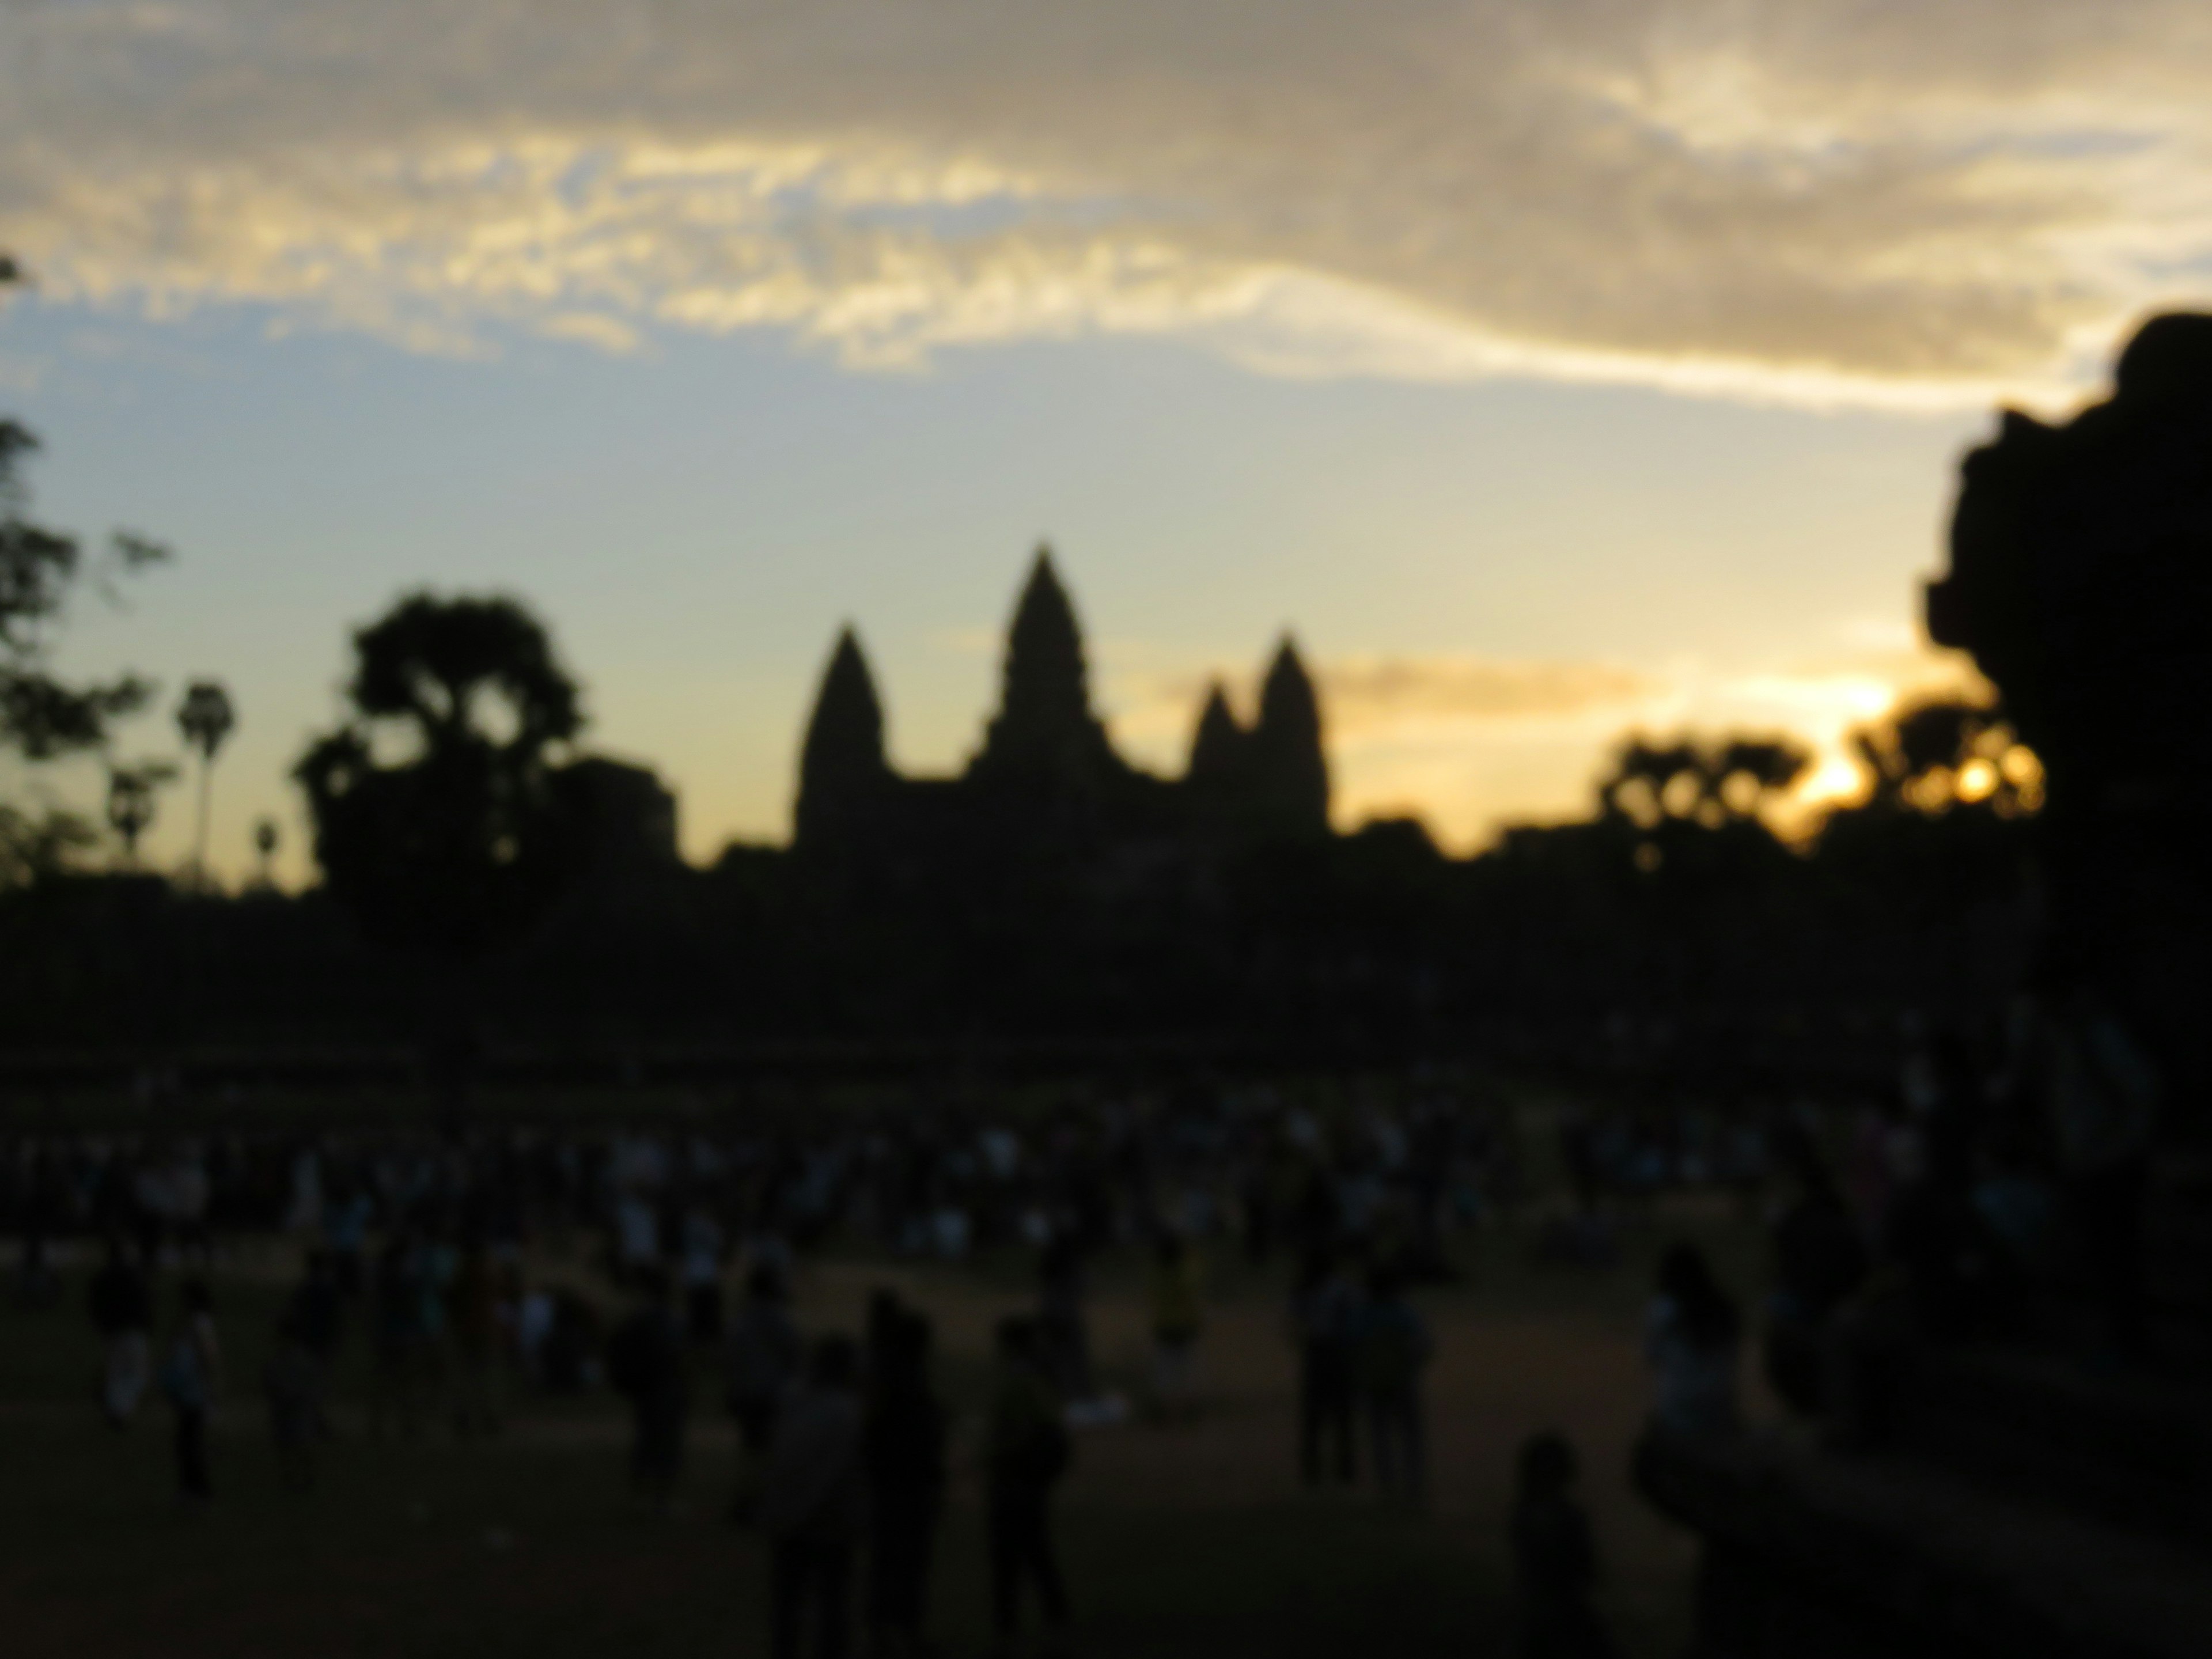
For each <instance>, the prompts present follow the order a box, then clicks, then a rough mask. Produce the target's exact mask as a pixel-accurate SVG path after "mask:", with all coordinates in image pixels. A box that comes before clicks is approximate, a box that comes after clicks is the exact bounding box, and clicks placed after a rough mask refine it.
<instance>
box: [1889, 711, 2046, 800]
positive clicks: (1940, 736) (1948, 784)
mask: <svg viewBox="0 0 2212 1659" xmlns="http://www.w3.org/2000/svg"><path fill="white" fill-rule="evenodd" d="M1851 747H1852V748H1853V749H1854V750H1857V754H1858V757H1859V760H1860V762H1861V763H1862V764H1863V765H1864V766H1865V768H1866V769H1867V774H1868V776H1869V780H1870V785H1871V787H1870V792H1869V802H1868V804H1869V805H1871V806H1874V807H1876V808H1878V809H1881V810H1884V811H1917V812H1929V813H1937V812H1944V811H1949V810H1950V809H1951V808H1952V807H1954V806H1957V805H1977V804H1980V803H1984V802H1986V803H1987V804H1988V805H1989V808H1990V811H1994V812H1996V814H1998V816H2000V817H2017V816H2020V815H2021V814H2024V813H2029V812H2033V811H2036V810H2037V809H2038V808H2039V807H2040V806H2041V805H2042V804H2043V763H2042V762H2041V761H2040V760H2039V759H2038V758H2037V757H2036V756H2035V755H2034V753H2033V751H2031V750H2029V749H2027V747H2026V746H2025V745H2024V744H2021V741H2020V738H2019V735H2018V734H2017V733H2016V732H2015V731H2014V730H2013V726H2012V722H2011V721H2010V720H2008V719H2007V718H2006V717H2005V714H2004V712H2003V711H2002V709H2000V708H1994V707H1990V706H1988V705H1985V704H1983V703H1978V702H1966V701H1965V700H1963V699H1960V698H1955V697H1936V698H1929V699H1927V700H1925V701H1923V702H1917V703H1914V704H1912V705H1911V706H1909V707H1907V708H1903V709H1901V710H1899V711H1898V712H1897V713H1895V714H1892V715H1891V716H1890V718H1889V719H1888V720H1885V721H1882V722H1881V723H1880V724H1878V725H1875V726H1865V727H1863V728H1861V729H1860V730H1858V731H1857V732H1853V733H1851Z"/></svg>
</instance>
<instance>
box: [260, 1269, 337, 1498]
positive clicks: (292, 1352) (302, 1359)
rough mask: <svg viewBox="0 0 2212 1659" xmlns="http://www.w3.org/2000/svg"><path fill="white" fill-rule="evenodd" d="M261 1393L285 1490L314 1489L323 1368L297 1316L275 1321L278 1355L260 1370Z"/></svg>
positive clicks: (271, 1358) (293, 1314)
mask: <svg viewBox="0 0 2212 1659" xmlns="http://www.w3.org/2000/svg"><path fill="white" fill-rule="evenodd" d="M261 1389H262V1393H263V1395H264V1397H265V1398H266V1399H267V1400H268V1402H269V1431H270V1437H271V1438H272V1439H273V1440H274V1441H275V1442H276V1468H277V1472H278V1474H280V1475H282V1477H283V1481H284V1484H285V1486H287V1487H289V1488H290V1489H291V1490H292V1491H294V1492H306V1491H307V1490H308V1489H309V1488H310V1487H312V1486H313V1485H314V1484H315V1442H316V1440H317V1439H318V1438H319V1437H320V1436H321V1434H322V1428H323V1409H322V1368H321V1366H320V1365H319V1364H317V1363H316V1360H315V1356H314V1354H313V1352H311V1351H310V1350H309V1348H308V1346H307V1340H306V1338H305V1335H304V1334H303V1332H302V1330H301V1322H300V1319H299V1316H298V1315H297V1313H296V1312H295V1311H291V1310H288V1311H287V1312H286V1313H285V1314H284V1316H283V1317H282V1318H280V1319H279V1320H278V1321H277V1322H276V1352H274V1353H273V1354H271V1355H270V1357H269V1363H268V1364H266V1365H264V1367H263V1368H262V1371H261Z"/></svg>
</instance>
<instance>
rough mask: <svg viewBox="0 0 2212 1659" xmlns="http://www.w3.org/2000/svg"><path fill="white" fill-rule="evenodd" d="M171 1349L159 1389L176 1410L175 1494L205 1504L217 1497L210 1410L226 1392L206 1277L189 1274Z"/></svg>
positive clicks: (195, 1504) (187, 1502)
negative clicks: (210, 1446) (210, 1456)
mask: <svg viewBox="0 0 2212 1659" xmlns="http://www.w3.org/2000/svg"><path fill="white" fill-rule="evenodd" d="M181 1294H182V1304H183V1305H182V1309H181V1310H180V1311H179V1315H178V1317H177V1326H176V1329H175V1331H174V1332H173V1334H172V1335H171V1336H170V1338H169V1346H168V1352H167V1355H166V1357H165V1358H163V1359H162V1361H161V1392H162V1393H163V1394H164V1395H167V1396H168V1401H169V1405H170V1407H171V1408H172V1409H173V1411H174V1412H175V1413H176V1414H177V1436H176V1449H177V1494H178V1496H179V1498H181V1499H182V1500H183V1502H184V1503H185V1505H186V1507H188V1508H192V1509H201V1508H204V1507H205V1506H206V1505H207V1504H208V1503H209V1502H210V1501H211V1500H212V1499H213V1498H214V1497H215V1483H214V1481H213V1480H212V1478H211V1477H210V1473H209V1469H208V1445H207V1431H208V1413H209V1412H210V1410H211V1409H212V1408H213V1407H214V1405H215V1402H216V1399H217V1397H218V1396H219V1395H221V1394H222V1344H221V1343H220V1342H218V1341H217V1340H216V1329H215V1298H214V1297H212V1296H210V1294H209V1293H208V1287H207V1281H206V1280H205V1279H197V1278H195V1279H186V1280H185V1283H184V1287H183V1291H182V1293H181Z"/></svg>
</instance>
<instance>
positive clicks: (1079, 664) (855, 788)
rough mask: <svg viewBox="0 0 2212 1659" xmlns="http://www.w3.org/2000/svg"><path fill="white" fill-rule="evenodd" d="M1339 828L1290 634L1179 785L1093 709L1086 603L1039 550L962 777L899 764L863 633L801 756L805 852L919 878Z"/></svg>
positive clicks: (1211, 697)
mask: <svg viewBox="0 0 2212 1659" xmlns="http://www.w3.org/2000/svg"><path fill="white" fill-rule="evenodd" d="M1329 834H1330V829H1329V779H1328V760H1327V758H1326V757H1325V756H1324V755H1323V753H1322V721H1321V708H1320V703H1319V701H1318V699H1317V698H1316V696H1315V693H1314V687H1313V681H1312V678H1311V677H1310V675H1308V673H1307V672H1306V669H1305V665H1304V663H1303V662H1302V661H1300V659H1299V657H1298V653H1297V646H1296V645H1295V644H1294V643H1293V642H1292V641H1291V638H1290V636H1289V635H1287V634H1286V635H1285V636H1284V638H1283V640H1282V641H1281V644H1280V645H1279V647H1278V648H1277V650H1276V653H1275V656H1274V659H1273V663H1272V664H1271V665H1270V666H1269V668H1268V670H1267V678H1266V680H1265V682H1264V684H1263V687H1262V689H1261V696H1260V702H1259V709H1258V713H1257V715H1256V718H1255V720H1253V722H1252V723H1251V724H1250V725H1249V726H1247V725H1245V724H1243V722H1242V721H1240V720H1238V719H1237V715H1236V713H1235V712H1234V711H1233V710H1232V709H1231V707H1230V704H1229V699H1228V696H1227V693H1226V692H1225V690H1224V689H1223V687H1222V686H1221V684H1219V683H1218V681H1217V682H1216V683H1215V684H1213V686H1212V689H1211V690H1210V691H1209V693H1208V695H1207V696H1206V702H1205V704H1204V707H1203V708H1202V709H1201V710H1200V714H1199V717H1198V721H1197V725H1196V727H1195V729H1194V732H1193V733H1192V737H1191V744H1190V759H1189V763H1188V767H1187V769H1186V770H1185V772H1184V775H1182V777H1181V778H1178V779H1170V778H1162V777H1159V776H1158V775H1154V774H1152V773H1150V772H1147V771H1145V770H1143V769H1140V768H1139V767H1136V766H1133V765H1132V764H1131V763H1129V762H1128V761H1127V760H1126V759H1124V758H1123V757H1121V754H1119V753H1118V752H1117V751H1116V750H1115V747H1114V744H1113V740H1112V738H1110V737H1109V735H1108V734H1107V731H1106V726H1105V724H1104V722H1103V720H1100V719H1099V717H1098V714H1097V711H1096V710H1095V709H1094V708H1092V706H1091V676H1090V667H1089V665H1088V663H1087V662H1086V660H1085V654H1084V647H1083V631H1082V627H1081V624H1080V623H1079V622H1078V621H1077V620H1076V615H1075V607H1074V605H1073V602H1072V601H1071V600H1070V599H1069V598H1068V594H1067V590H1066V586H1063V585H1062V583H1061V581H1060V574H1059V572H1058V571H1057V570H1056V569H1055V568H1054V565H1053V561H1052V553H1051V550H1050V549H1049V548H1045V547H1040V548H1039V549H1038V550H1037V553H1036V559H1035V562H1033V563H1032V564H1031V566H1030V573H1029V578H1028V580H1027V581H1026V582H1025V583H1024V586H1023V588H1022V592H1021V597H1020V599H1019V600H1018V602H1017V604H1016V605H1015V607H1014V615H1013V620H1012V623H1011V624H1010V626H1009V627H1008V629H1007V634H1006V655H1005V661H1004V667H1003V670H1002V675H1001V681H1000V696H999V706H998V708H997V710H996V712H995V713H994V714H993V715H992V716H991V719H990V721H989V724H988V726H987V727H986V728H985V731H984V734H983V740H982V744H981V746H980V747H979V748H978V749H977V750H976V751H975V755H974V757H972V758H971V759H970V760H969V763H968V765H967V767H966V769H964V770H963V771H962V772H961V773H960V774H959V775H957V776H955V777H949V778H923V777H908V776H904V775H901V774H900V773H899V772H897V771H896V769H894V768H893V767H892V765H891V763H890V759H889V757H888V756H887V755H886V754H885V752H884V708H883V702H882V698H881V696H879V694H878V691H877V689H876V681H875V675H874V673H873V672H872V670H871V669H870V668H869V666H868V661H867V658H866V653H864V652H863V650H862V648H861V646H860V637H859V635H857V634H856V633H855V632H854V629H852V628H851V627H850V626H848V627H847V628H846V629H844V631H843V632H842V634H840V635H839V636H838V639H837V642H836V647H835V648H834V649H833V650H832V651H831V653H830V656H829V666H828V668H827V669H826V670H825V671H823V677H822V689H821V691H820V693H819V695H818V696H817V698H816V700H815V705H814V712H813V714H812V716H811V719H810V720H808V722H807V727H806V738H805V744H804V745H803V746H802V748H801V750H800V754H799V795H798V803H797V807H796V811H794V814H793V851H794V852H795V853H796V854H797V855H798V856H799V859H800V860H803V861H805V863H807V864H809V865H811V866H815V867H817V868H843V869H848V870H856V871H857V870H867V869H871V868H872V869H876V870H879V871H880V870H890V869H899V868H903V869H905V870H908V871H909V872H913V873H915V874H921V873H924V872H927V871H928V870H930V869H934V868H938V867H941V866H945V864H947V863H955V864H960V865H969V864H972V863H974V862H975V860H976V857H977V855H978V854H981V855H982V856H983V858H984V860H986V861H987V862H989V863H992V864H995V865H998V866H1000V867H1002V868H1003V867H1007V866H1008V865H1009V863H1012V864H1016V865H1024V866H1027V865H1035V864H1036V863H1038V862H1041V861H1042V862H1045V863H1066V862H1070V861H1073V862H1079V863H1083V864H1086V865H1097V864H1099V863H1100V862H1101V861H1104V862H1106V863H1113V862H1116V861H1118V862H1121V863H1123V864H1125V865H1126V864H1128V863H1130V862H1131V861H1135V862H1138V863H1142V864H1146V865H1149V866H1152V867H1154V868H1156V869H1164V868H1166V867H1168V866H1180V865H1185V864H1188V862H1189V861H1190V860H1192V859H1193V858H1199V859H1202V858H1203V857H1204V856H1205V854H1206V853H1207V852H1209V851H1215V850H1223V849H1227V848H1234V847H1242V846H1250V845H1253V844H1255V843H1268V842H1309V843H1310V842H1319V841H1322V840H1323V839H1325V838H1327V837H1328V836H1329Z"/></svg>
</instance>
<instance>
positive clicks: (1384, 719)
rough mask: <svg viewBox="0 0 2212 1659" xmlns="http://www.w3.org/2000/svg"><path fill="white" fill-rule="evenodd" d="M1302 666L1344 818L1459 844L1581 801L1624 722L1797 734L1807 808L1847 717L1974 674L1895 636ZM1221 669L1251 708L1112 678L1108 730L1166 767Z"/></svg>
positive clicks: (1587, 798) (1141, 675) (1196, 692)
mask: <svg viewBox="0 0 2212 1659" xmlns="http://www.w3.org/2000/svg"><path fill="white" fill-rule="evenodd" d="M1856 631H1858V632H1868V633H1870V632H1872V631H1873V629H1872V628H1871V626H1870V625H1869V626H1867V627H1864V628H1862V629H1858V630H1856ZM1885 631H1887V630H1885ZM1312 673H1313V676H1314V679H1315V682H1316V689H1317V690H1319V692H1320V695H1321V701H1322V724H1323V732H1324V737H1325V739H1326V741H1327V744H1328V754H1329V763H1330V766H1331V769H1332V770H1333V771H1334V775H1335V781H1336V796H1337V816H1338V818H1339V821H1340V823H1344V824H1346V825H1347V826H1349V825H1352V824H1355V823H1360V822H1362V821H1364V820H1365V819H1367V818H1370V817H1395V816H1413V817H1422V818H1424V819H1425V820H1427V821H1428V822H1429V823H1430V825H1431V829H1432V830H1433V831H1434V832H1435V833H1436V834H1437V837H1438V839H1439V840H1440V841H1442V842H1444V843H1445V844H1446V845H1448V846H1450V847H1454V848H1460V849H1462V850H1464V849H1468V848H1475V847H1479V846H1480V845H1482V844H1484V843H1485V842H1487V841H1488V840H1489V839H1490V838H1491V837H1492V836H1494V835H1495V834H1496V832H1497V830H1498V829H1499V828H1500V827H1501V826H1502V825H1504V824H1505V823H1516V822H1527V821H1531V820H1543V819H1552V818H1560V817H1572V816H1578V815H1580V814H1582V813H1583V812H1585V811H1588V810H1589V805H1590V802H1591V800H1592V799H1593V791H1594V786H1595V781H1596V778H1597V775H1598V773H1599V771H1600V769H1601V768H1602V766H1603V765H1604V763H1605V761H1606V757H1607V755H1608V754H1609V753H1610V751H1611V750H1612V749H1613V747H1614V745H1616V744H1618V743H1620V741H1621V740H1622V739H1623V738H1625V737H1626V736H1627V735H1629V734H1630V733H1632V732H1650V733H1653V734H1668V733H1673V732H1701V733H1705V734H1708V735H1715V734H1719V733H1722V732H1756V733H1762V734H1771V733H1779V734H1783V735H1787V736H1790V737H1792V738H1796V740H1798V741H1799V742H1801V743H1802V744H1805V745H1806V747H1807V748H1808V750H1811V752H1812V754H1813V757H1814V765H1813V768H1812V769H1811V770H1810V771H1809V772H1808V775H1807V776H1806V778H1805V779H1804V780H1803V781H1802V783H1801V784H1800V786H1799V787H1798V789H1797V791H1796V798H1795V799H1794V801H1793V802H1792V803H1791V805H1790V810H1789V811H1788V812H1787V813H1786V814H1785V816H1786V817H1792V818H1798V817H1803V816H1804V815H1805V814H1807V813H1809V812H1813V811H1817V810H1819V809H1820V807H1821V806H1822V805H1823V804H1825V803H1827V802H1832V801H1833V800H1835V799H1838V798H1839V797H1844V796H1848V795H1850V794H1851V793H1854V792H1855V791H1856V790H1857V788H1858V787H1859V786H1860V783H1861V778H1860V775H1859V772H1858V769H1857V766H1856V764H1855V763H1854V762H1853V761H1852V759H1851V755H1850V746H1849V742H1850V733H1851V732H1852V731H1853V730H1854V729H1855V728H1857V727H1858V726H1863V725H1865V724H1867V723H1868V722H1869V721H1872V720H1879V719H1880V718H1881V716H1882V715H1884V714H1887V712H1888V711H1889V710H1891V709H1892V708H1894V707H1895V706H1896V705H1897V704H1898V703H1899V702H1900V701H1901V700H1906V699H1911V698H1914V697H1918V696H1929V695H1935V694H1942V693H1955V692H1959V691H1962V690H1972V688H1973V687H1974V686H1975V685H1976V684H1977V682H1975V680H1974V679H1973V677H1972V670H1971V669H1970V668H1969V667H1968V666H1967V665H1966V663H1965V662H1964V660H1963V659H1960V658H1958V657H1956V656H1954V655H1953V654H1950V653H1938V652H1934V651H1930V650H1929V649H1928V648H1927V647H1924V646H1922V645H1918V644H1904V643H1882V644H1876V645H1862V646H1846V647H1844V648H1843V649H1840V650H1838V651H1837V652H1835V653H1830V654H1826V655H1822V656H1818V657H1808V658H1804V659H1796V660H1791V661H1785V662H1779V663H1775V664H1771V665H1766V666H1765V667H1758V668H1749V669H1747V668H1741V667H1736V668H1729V669H1719V668H1714V667H1711V666H1708V665H1705V664H1702V663H1699V662H1697V661H1693V660H1685V661H1678V662H1673V663H1668V664H1662V665H1656V666H1653V667H1649V668H1634V667H1630V666H1626V665H1622V664H1619V663H1611V662H1603V661H1595V660H1587V661H1578V660H1572V659H1506V658H1486V657H1474V656H1418V655H1416V656H1400V657H1390V656H1380V655H1362V656H1352V657H1346V658H1341V659H1334V660H1324V661H1322V662H1318V663H1316V664H1315V665H1313V666H1312ZM1217 678H1218V680H1219V681H1220V683H1221V684H1223V685H1224V686H1225V688H1226V689H1227V690H1228V691H1229V693H1230V696H1231V702H1232V703H1233V704H1235V705H1236V706H1237V707H1238V708H1240V710H1242V711H1243V713H1245V714H1247V715H1248V716H1249V713H1250V711H1251V709H1252V708H1253V706H1254V703H1255V699H1256V696H1257V693H1258V687H1257V684H1256V680H1257V677H1256V675H1255V674H1251V673H1249V672H1236V671H1181V672H1162V671H1156V670H1155V671H1122V672H1118V673H1114V674H1111V675H1109V677H1108V684H1107V690H1108V693H1109V696H1108V702H1109V704H1110V706H1111V707H1112V708H1113V709H1114V711H1115V714H1114V720H1113V727H1114V732H1115V737H1116V738H1118V739H1119V740H1120V741H1121V742H1122V743H1123V744H1125V745H1126V746H1127V749H1128V750H1129V751H1130V752H1131V753H1132V755H1133V756H1134V757H1138V758H1139V759H1140V760H1141V761H1142V762H1143V763H1146V764H1147V765H1150V766H1152V767H1155V768H1157V769H1160V770H1162V771H1164V772H1169V773H1173V772H1175V771H1176V770H1178V769H1180V768H1181V767H1182V763H1183V762H1184V760H1185V758H1186V757H1187V754H1188V744H1189V738H1190V735H1191V732H1192V728H1193V726H1194V723H1195V721H1196V719H1197V714H1198V709H1199V707H1200V702H1201V700H1202V698H1203V697H1204V696H1205V691H1206V687H1207V686H1208V685H1209V684H1212V683H1213V682H1214V681H1215V680H1216V679H1217Z"/></svg>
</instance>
